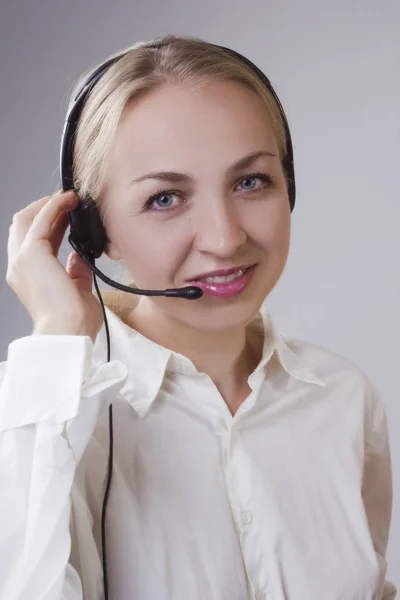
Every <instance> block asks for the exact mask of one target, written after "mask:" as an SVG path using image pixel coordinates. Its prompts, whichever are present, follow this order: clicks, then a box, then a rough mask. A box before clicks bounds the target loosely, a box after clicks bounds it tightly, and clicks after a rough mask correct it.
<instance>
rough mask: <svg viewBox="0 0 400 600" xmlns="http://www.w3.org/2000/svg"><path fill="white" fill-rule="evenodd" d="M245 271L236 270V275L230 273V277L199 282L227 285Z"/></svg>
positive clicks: (218, 277) (217, 277)
mask: <svg viewBox="0 0 400 600" xmlns="http://www.w3.org/2000/svg"><path fill="white" fill-rule="evenodd" d="M245 270H246V269H238V270H237V271H236V273H231V275H224V276H216V277H206V279H202V280H201V281H206V282H207V283H228V282H229V281H233V280H234V279H238V278H239V277H241V276H242V275H243V273H244V272H245Z"/></svg>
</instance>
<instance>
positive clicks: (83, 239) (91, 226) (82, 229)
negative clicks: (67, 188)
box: [68, 198, 107, 258]
mask: <svg viewBox="0 0 400 600" xmlns="http://www.w3.org/2000/svg"><path fill="white" fill-rule="evenodd" d="M68 219H69V222H70V226H71V233H70V235H71V238H72V240H73V241H74V242H75V244H76V245H77V246H78V247H79V248H80V249H81V250H82V252H83V253H84V254H86V255H87V256H91V257H92V258H99V257H100V256H101V255H102V254H103V252H104V248H105V245H106V241H107V234H106V230H105V228H104V225H103V223H102V220H101V217H100V213H99V209H98V208H97V205H96V204H95V203H94V202H93V200H92V199H91V198H86V199H85V200H80V202H79V206H78V207H77V208H75V209H74V210H71V211H69V212H68Z"/></svg>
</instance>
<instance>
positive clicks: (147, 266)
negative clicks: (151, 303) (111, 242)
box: [118, 218, 187, 288]
mask: <svg viewBox="0 0 400 600" xmlns="http://www.w3.org/2000/svg"><path fill="white" fill-rule="evenodd" d="M118 237H119V241H118V247H119V249H120V253H121V260H122V261H123V263H124V265H125V266H126V267H127V268H128V270H129V272H130V273H131V275H132V277H133V279H134V280H135V282H136V283H137V284H138V285H139V287H144V288H145V287H149V288H151V287H154V286H155V287H158V286H160V285H161V284H160V282H161V281H170V280H171V279H172V278H173V277H174V276H175V274H176V272H177V271H178V269H179V267H180V265H181V263H182V261H183V260H184V258H185V250H184V249H185V248H186V247H187V245H186V243H185V240H184V238H183V236H182V235H178V234H177V231H176V230H174V228H173V227H170V228H169V227H168V226H166V224H162V226H161V224H160V223H154V222H153V223H151V222H150V219H149V222H148V223H146V219H145V218H144V219H138V220H137V221H134V220H133V219H132V220H131V221H130V220H129V219H126V220H125V222H124V223H121V225H120V228H119V235H118ZM177 240H179V244H177ZM157 282H158V283H157Z"/></svg>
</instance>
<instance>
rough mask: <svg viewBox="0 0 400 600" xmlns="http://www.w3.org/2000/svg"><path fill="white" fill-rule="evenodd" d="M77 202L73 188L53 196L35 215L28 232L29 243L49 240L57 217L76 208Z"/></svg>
mask: <svg viewBox="0 0 400 600" xmlns="http://www.w3.org/2000/svg"><path fill="white" fill-rule="evenodd" d="M77 203H78V199H77V197H76V195H75V193H74V192H73V191H72V190H69V191H68V192H65V193H64V194H60V195H58V194H57V195H56V196H53V197H52V198H51V199H50V200H49V202H47V204H45V205H44V206H43V208H42V209H41V211H40V212H39V213H38V214H37V215H36V216H35V217H34V219H33V221H32V225H31V227H30V228H29V231H28V233H27V234H26V238H25V239H26V240H27V243H29V242H31V241H33V240H36V241H38V240H48V239H49V237H50V236H51V232H52V228H53V225H54V223H55V221H56V219H57V217H59V215H60V214H61V213H63V212H65V211H67V210H72V209H73V208H75V206H76V204H77Z"/></svg>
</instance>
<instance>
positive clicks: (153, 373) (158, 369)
mask: <svg viewBox="0 0 400 600" xmlns="http://www.w3.org/2000/svg"><path fill="white" fill-rule="evenodd" d="M102 295H103V292H102ZM105 310H106V315H107V321H108V325H109V331H110V346H111V348H110V350H111V352H110V354H111V358H110V360H120V361H121V362H123V363H124V364H125V365H126V366H127V367H128V377H127V380H126V382H125V384H124V386H123V388H122V389H121V394H122V395H123V396H124V397H125V398H126V400H127V401H128V402H129V403H130V404H131V405H132V407H133V408H134V410H135V411H136V412H137V413H138V415H139V416H140V417H144V416H146V414H147V413H148V411H149V410H150V407H151V405H152V403H153V401H154V400H155V398H156V396H157V394H158V392H159V389H160V387H161V385H162V382H163V380H164V377H165V374H166V372H172V373H182V374H185V375H193V376H196V375H198V374H199V373H198V371H197V369H196V367H195V365H194V364H193V362H192V361H191V360H190V359H189V358H187V357H186V356H184V355H182V354H179V353H177V352H174V351H173V350H170V349H168V348H165V347H164V346H161V345H159V344H157V343H156V342H153V341H152V340H149V339H148V338H146V337H145V336H143V335H142V334H141V333H139V332H138V331H137V330H135V329H133V328H132V327H130V326H129V325H127V324H126V323H125V322H124V321H123V320H121V318H120V317H119V316H118V315H117V314H115V313H114V312H113V311H112V310H111V309H110V308H108V306H105ZM251 326H252V327H256V328H259V330H260V331H261V332H263V333H264V344H263V352H262V358H261V361H260V363H259V364H258V365H257V367H256V369H255V371H254V372H253V374H252V375H251V377H253V376H254V377H255V376H257V374H258V373H259V372H260V371H261V370H262V369H264V368H265V366H266V365H267V363H268V362H269V361H270V359H271V357H272V355H273V354H274V352H276V355H277V356H278V359H279V362H280V364H281V366H282V367H283V369H285V371H286V372H287V373H288V374H289V375H291V376H292V377H295V378H296V379H298V380H300V381H303V382H305V383H313V384H316V385H320V386H322V387H326V384H325V383H324V382H323V381H321V380H320V379H318V378H317V377H316V375H315V374H314V373H313V371H312V370H311V369H310V368H309V367H308V366H307V365H306V364H303V362H302V360H301V358H300V357H299V356H298V355H297V354H296V353H295V352H294V351H293V350H291V348H290V347H289V345H288V344H287V343H286V339H287V338H286V336H284V335H283V334H280V333H279V332H278V331H277V329H276V327H275V325H274V323H273V321H272V318H271V315H270V313H269V311H268V308H267V307H266V305H265V303H264V304H263V305H262V306H261V308H260V311H259V313H258V314H257V315H256V317H255V318H254V319H253V321H252V322H251ZM94 356H95V358H97V360H98V361H100V362H104V360H105V358H106V356H107V342H106V333H105V326H104V324H103V327H102V328H101V330H100V332H99V334H98V336H97V338H96V342H95V347H94Z"/></svg>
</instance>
